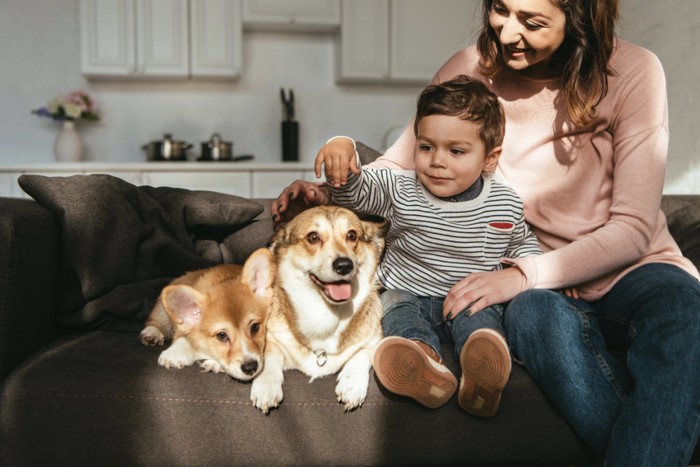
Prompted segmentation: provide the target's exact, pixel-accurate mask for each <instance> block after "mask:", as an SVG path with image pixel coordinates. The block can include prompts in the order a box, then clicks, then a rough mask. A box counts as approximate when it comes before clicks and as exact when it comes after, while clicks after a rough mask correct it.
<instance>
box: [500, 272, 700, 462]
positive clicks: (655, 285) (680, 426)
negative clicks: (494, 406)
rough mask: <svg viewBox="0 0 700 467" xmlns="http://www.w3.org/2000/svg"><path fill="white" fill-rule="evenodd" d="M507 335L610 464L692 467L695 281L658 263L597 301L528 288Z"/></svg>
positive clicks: (697, 416)
mask: <svg viewBox="0 0 700 467" xmlns="http://www.w3.org/2000/svg"><path fill="white" fill-rule="evenodd" d="M505 329H506V336H507V337H508V342H509V345H510V346H511V351H512V353H513V358H514V359H516V360H519V361H520V362H522V363H523V364H524V365H525V367H526V368H527V370H528V372H529V373H530V374H531V375H532V377H533V379H534V380H535V381H536V382H537V384H538V385H539V387H540V388H542V390H543V391H544V392H545V393H546V394H547V396H548V397H549V399H550V400H551V401H552V403H553V404H554V405H555V406H556V408H557V409H558V410H559V411H560V412H561V413H562V414H563V415H564V417H565V418H566V419H567V421H568V422H569V424H570V425H571V426H572V427H573V429H574V430H575V431H577V432H578V434H579V435H580V436H581V437H582V438H583V440H584V441H585V442H586V443H587V444H588V445H589V446H591V447H592V448H593V449H594V450H595V452H596V454H597V455H598V456H599V457H600V458H601V459H602V458H604V459H605V464H606V465H610V466H615V467H618V466H635V467H641V466H662V465H663V466H681V465H684V466H685V465H688V462H689V460H690V456H691V455H692V453H693V449H694V447H695V444H696V442H697V440H698V436H700V283H699V282H698V281H697V280H696V279H695V278H693V277H692V276H690V275H689V274H687V273H686V272H685V271H683V270H681V269H680V268H677V267H675V266H671V265H665V264H649V265H645V266H642V267H640V268H638V269H636V270H634V271H632V272H630V273H628V274H627V275H626V276H625V277H623V278H622V279H621V280H620V281H619V282H618V283H617V284H616V285H615V286H614V287H613V288H612V290H611V291H610V292H608V293H607V294H606V295H605V296H604V297H603V298H602V299H600V300H597V301H594V302H591V303H586V302H584V301H582V300H575V299H570V298H568V297H566V296H564V295H563V294H561V293H558V292H554V291H550V290H538V289H537V290H529V291H526V292H523V293H522V294H520V295H518V296H517V297H516V298H515V299H513V301H512V302H511V303H510V304H509V305H508V307H507V308H506V313H505ZM606 345H607V346H606ZM611 345H612V346H617V348H624V349H626V350H627V358H626V361H625V362H624V363H623V362H622V361H620V360H619V359H617V358H615V357H614V356H613V355H612V354H611V353H610V352H609V351H608V348H610V346H611Z"/></svg>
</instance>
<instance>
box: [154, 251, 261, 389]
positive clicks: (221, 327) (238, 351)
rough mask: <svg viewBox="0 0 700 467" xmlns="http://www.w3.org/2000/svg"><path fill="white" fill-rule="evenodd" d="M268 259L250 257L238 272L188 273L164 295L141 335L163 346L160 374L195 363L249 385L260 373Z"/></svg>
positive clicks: (228, 267)
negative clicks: (162, 367) (166, 346)
mask: <svg viewBox="0 0 700 467" xmlns="http://www.w3.org/2000/svg"><path fill="white" fill-rule="evenodd" d="M270 258H271V253H270V252H269V251H268V250H266V249H260V250H258V251H257V252H255V253H254V254H253V255H251V257H250V258H249V259H248V261H246V263H245V265H244V266H243V267H241V266H238V265H234V264H224V265H219V266H215V267H213V268H209V269H203V270H198V271H192V272H189V273H187V274H185V275H183V276H181V277H179V278H177V279H175V280H174V281H173V282H171V283H170V285H168V286H167V287H165V288H164V289H163V291H162V292H161V294H160V297H159V298H158V301H157V302H156V305H155V306H154V307H153V310H152V311H151V313H150V315H149V317H148V320H147V321H146V324H145V327H144V329H143V330H142V331H141V333H140V338H141V342H142V343H143V344H144V345H163V344H164V343H165V341H169V340H172V344H171V345H170V347H168V348H167V349H165V350H164V351H163V352H162V353H161V354H160V357H159V358H158V363H159V364H160V365H162V366H164V367H165V368H183V367H185V366H189V365H192V364H193V363H194V362H195V361H196V362H198V363H199V365H200V366H201V367H202V368H204V369H205V370H207V371H211V372H214V373H218V372H225V373H227V374H228V375H230V376H232V377H234V378H236V379H238V380H241V381H248V380H251V379H252V378H254V377H255V376H256V375H258V374H259V373H260V371H261V370H262V367H263V352H264V349H265V335H266V324H267V316H268V307H269V299H270V298H271V294H270V292H271V283H272V275H271V272H272V271H271V270H270V267H269V265H270Z"/></svg>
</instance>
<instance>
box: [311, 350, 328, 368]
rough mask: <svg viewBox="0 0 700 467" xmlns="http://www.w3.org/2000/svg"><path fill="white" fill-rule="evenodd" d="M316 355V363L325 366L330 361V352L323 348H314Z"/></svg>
mask: <svg viewBox="0 0 700 467" xmlns="http://www.w3.org/2000/svg"><path fill="white" fill-rule="evenodd" d="M314 355H316V365H318V366H323V365H325V364H326V362H327V361H328V354H327V353H326V351H325V350H323V349H316V350H314Z"/></svg>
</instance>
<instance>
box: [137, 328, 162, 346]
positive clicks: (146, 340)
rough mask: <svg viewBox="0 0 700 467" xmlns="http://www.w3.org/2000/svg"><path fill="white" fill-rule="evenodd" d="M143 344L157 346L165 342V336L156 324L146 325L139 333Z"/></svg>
mask: <svg viewBox="0 0 700 467" xmlns="http://www.w3.org/2000/svg"><path fill="white" fill-rule="evenodd" d="M139 337H140V338H141V343H142V344H143V345H148V346H155V345H163V344H164V343H165V336H164V335H163V333H162V332H160V330H159V329H158V328H157V327H155V326H146V327H145V328H143V330H142V331H141V333H140V334H139Z"/></svg>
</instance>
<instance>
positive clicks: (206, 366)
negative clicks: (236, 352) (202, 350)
mask: <svg viewBox="0 0 700 467" xmlns="http://www.w3.org/2000/svg"><path fill="white" fill-rule="evenodd" d="M197 363H198V364H199V366H200V367H201V368H202V370H203V371H206V372H210V373H220V372H222V371H224V367H223V365H221V363H219V362H217V361H216V360H212V359H207V360H200V361H198V362H197Z"/></svg>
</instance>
